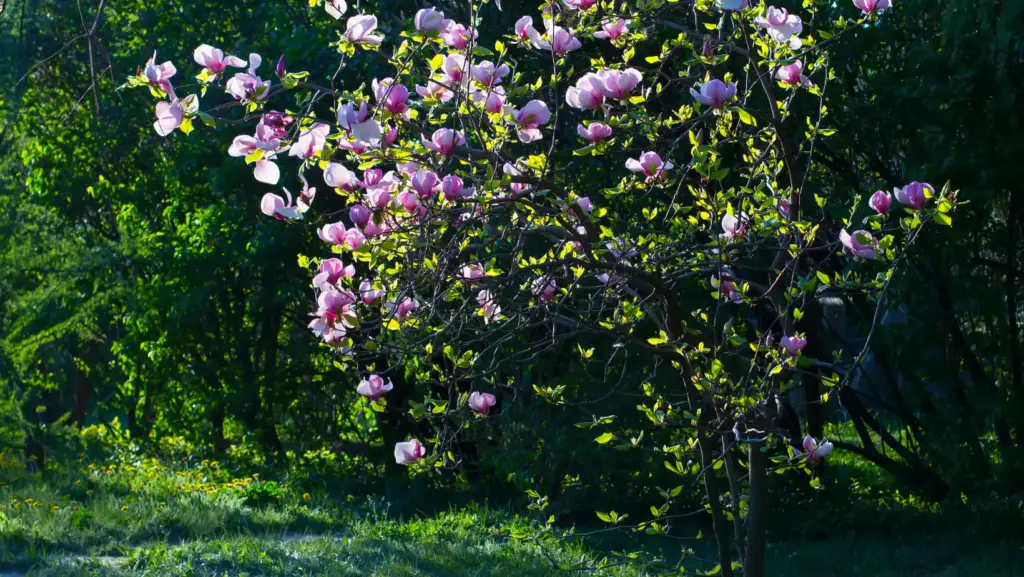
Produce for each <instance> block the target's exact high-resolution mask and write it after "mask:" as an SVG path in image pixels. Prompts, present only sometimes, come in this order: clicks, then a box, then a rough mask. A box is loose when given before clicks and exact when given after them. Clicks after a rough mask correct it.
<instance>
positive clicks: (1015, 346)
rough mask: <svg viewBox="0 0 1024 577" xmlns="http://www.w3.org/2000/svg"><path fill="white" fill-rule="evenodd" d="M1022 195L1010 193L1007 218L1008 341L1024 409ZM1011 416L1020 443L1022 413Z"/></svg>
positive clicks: (1017, 401)
mask: <svg viewBox="0 0 1024 577" xmlns="http://www.w3.org/2000/svg"><path fill="white" fill-rule="evenodd" d="M1020 196H1021V193H1016V194H1015V193H1013V192H1010V211H1009V214H1007V215H1006V229H1007V234H1006V236H1007V239H1006V313H1007V314H1006V317H1007V321H1008V325H1009V327H1008V328H1009V331H1008V332H1009V334H1008V335H1006V338H1007V339H1008V340H1009V342H1010V375H1011V376H1012V383H1013V388H1012V389H1011V392H1010V397H1011V399H1012V404H1013V406H1014V407H1015V408H1019V407H1021V406H1024V374H1022V369H1024V367H1021V358H1020V328H1019V327H1018V326H1017V325H1018V323H1017V218H1018V215H1019V214H1020V208H1021V201H1020ZM1012 413H1013V415H1014V416H1015V417H1016V418H1017V421H1018V422H1016V423H1015V426H1016V429H1017V431H1016V433H1017V442H1020V441H1021V440H1022V439H1021V437H1022V435H1021V423H1020V419H1021V417H1022V415H1021V414H1020V413H1021V411H1019V410H1016V411H1013V412H1012Z"/></svg>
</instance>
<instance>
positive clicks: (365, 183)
mask: <svg viewBox="0 0 1024 577" xmlns="http://www.w3.org/2000/svg"><path fill="white" fill-rule="evenodd" d="M383 179H384V171H383V170H381V169H379V168H371V169H367V170H364V171H363V179H362V180H360V181H359V186H360V187H361V188H366V187H369V186H375V185H378V184H380V181H381V180H383Z"/></svg>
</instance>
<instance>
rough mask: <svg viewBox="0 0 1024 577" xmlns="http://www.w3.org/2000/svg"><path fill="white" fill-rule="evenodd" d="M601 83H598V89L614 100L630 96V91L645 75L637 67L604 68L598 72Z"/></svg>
mask: <svg viewBox="0 0 1024 577" xmlns="http://www.w3.org/2000/svg"><path fill="white" fill-rule="evenodd" d="M597 77H598V79H600V81H601V82H600V84H598V85H597V86H598V90H600V91H601V94H603V95H604V96H605V97H606V98H612V99H614V100H624V99H626V98H627V97H628V96H629V91H631V90H633V88H635V87H636V85H637V84H639V83H640V80H642V79H643V76H642V75H641V74H640V71H639V70H637V69H636V68H627V69H626V70H602V71H600V72H598V73H597Z"/></svg>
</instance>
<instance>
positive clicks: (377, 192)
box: [363, 183, 394, 210]
mask: <svg viewBox="0 0 1024 577" xmlns="http://www.w3.org/2000/svg"><path fill="white" fill-rule="evenodd" d="M392 192H394V190H393V189H392V187H391V186H390V183H388V184H385V185H384V186H381V185H377V186H373V187H370V188H368V189H366V192H365V193H364V194H363V202H365V203H366V204H367V205H368V206H369V207H370V208H376V209H378V210H383V209H385V208H387V207H388V205H390V204H391V193H392Z"/></svg>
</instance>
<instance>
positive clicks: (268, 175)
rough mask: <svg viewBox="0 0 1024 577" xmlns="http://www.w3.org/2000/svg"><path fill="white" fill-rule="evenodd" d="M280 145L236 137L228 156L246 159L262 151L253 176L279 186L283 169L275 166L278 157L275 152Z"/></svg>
mask: <svg viewBox="0 0 1024 577" xmlns="http://www.w3.org/2000/svg"><path fill="white" fill-rule="evenodd" d="M278 145H279V141H277V140H269V141H261V140H258V139H256V138H253V137H252V136H246V135H244V134H243V135H239V136H236V137H235V140H234V141H232V143H231V146H230V147H229V148H228V154H229V155H231V156H235V157H242V158H245V157H248V156H249V155H251V154H253V153H255V152H256V151H262V155H261V156H260V158H259V160H257V161H256V166H255V167H253V172H252V173H253V176H255V177H256V180H258V181H260V182H265V183H267V184H277V181H278V179H280V177H281V169H279V168H278V167H277V165H276V164H274V158H275V156H276V155H275V154H274V151H275V150H276V149H277V147H278Z"/></svg>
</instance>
